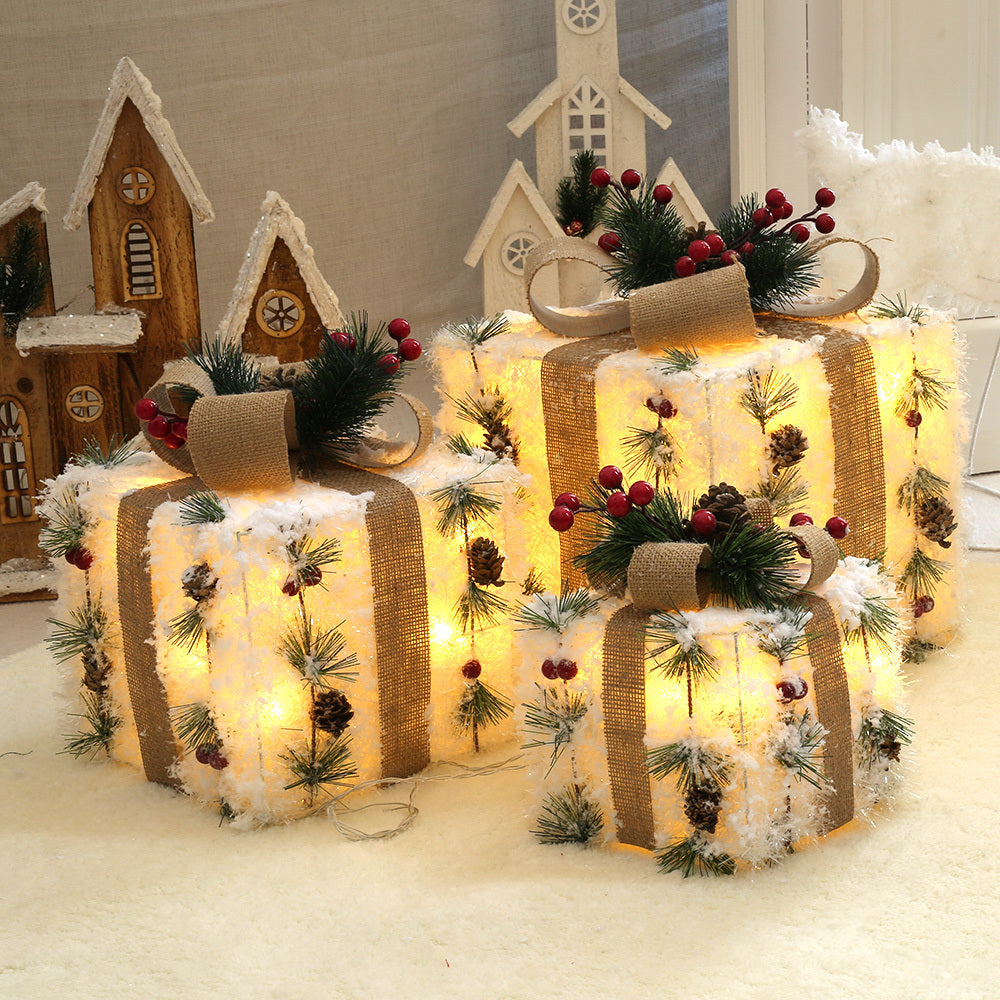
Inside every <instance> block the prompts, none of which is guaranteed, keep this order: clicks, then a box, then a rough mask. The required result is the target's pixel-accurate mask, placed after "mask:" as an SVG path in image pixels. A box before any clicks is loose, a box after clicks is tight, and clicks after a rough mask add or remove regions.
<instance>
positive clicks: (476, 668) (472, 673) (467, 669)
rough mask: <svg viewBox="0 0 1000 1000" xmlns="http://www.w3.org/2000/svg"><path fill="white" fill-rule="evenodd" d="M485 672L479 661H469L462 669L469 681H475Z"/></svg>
mask: <svg viewBox="0 0 1000 1000" xmlns="http://www.w3.org/2000/svg"><path fill="white" fill-rule="evenodd" d="M482 672H483V665H482V664H481V663H480V662H479V660H469V661H468V662H467V663H466V664H465V665H464V666H463V667H462V676H463V677H465V678H466V679H467V680H470V681H474V680H475V679H476V678H477V677H478V676H479V675H480V674H481V673H482Z"/></svg>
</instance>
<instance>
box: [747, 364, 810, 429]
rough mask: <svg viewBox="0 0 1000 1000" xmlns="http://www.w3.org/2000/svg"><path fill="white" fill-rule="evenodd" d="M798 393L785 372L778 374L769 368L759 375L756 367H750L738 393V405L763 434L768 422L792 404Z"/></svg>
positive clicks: (797, 388) (797, 389) (796, 387)
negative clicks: (743, 384)
mask: <svg viewBox="0 0 1000 1000" xmlns="http://www.w3.org/2000/svg"><path fill="white" fill-rule="evenodd" d="M798 395H799V387H798V386H797V385H796V384H795V382H793V381H792V378H791V376H790V375H788V374H787V373H782V374H778V372H776V371H775V370H774V369H773V368H770V369H768V372H767V374H766V375H764V376H763V377H761V374H760V372H759V371H757V369H756V368H751V369H750V371H748V372H747V375H746V386H745V388H744V389H743V392H742V394H741V395H740V406H741V407H742V408H743V409H744V410H745V411H746V412H747V413H748V414H749V415H750V416H751V417H753V419H754V420H756V421H757V423H758V424H760V431H761V433H762V434H763V433H764V431H765V430H766V428H767V425H768V423H769V422H770V421H772V420H773V419H774V418H775V417H776V416H778V414H779V413H784V411H785V410H787V409H788V408H789V407H790V406H792V405H793V404H794V403H795V400H796V399H797V398H798Z"/></svg>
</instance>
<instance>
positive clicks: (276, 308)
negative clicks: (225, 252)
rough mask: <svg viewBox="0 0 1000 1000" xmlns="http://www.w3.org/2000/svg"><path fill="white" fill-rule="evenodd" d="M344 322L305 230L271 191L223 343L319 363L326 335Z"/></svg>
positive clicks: (222, 333) (286, 360)
mask: <svg viewBox="0 0 1000 1000" xmlns="http://www.w3.org/2000/svg"><path fill="white" fill-rule="evenodd" d="M343 321H344V317H343V315H342V314H341V311H340V303H339V302H338V300H337V296H336V295H335V294H334V292H333V289H332V288H330V286H329V285H328V284H327V283H326V280H325V279H324V278H323V275H322V274H321V273H320V270H319V268H318V267H317V266H316V259H315V256H314V254H313V248H312V247H311V246H310V245H309V243H308V242H307V240H306V230H305V226H304V225H303V224H302V222H301V220H300V219H298V218H296V216H295V215H294V214H293V213H292V210H291V208H289V206H288V203H287V202H286V201H285V200H284V199H283V198H282V197H281V196H280V195H279V194H277V193H276V192H275V191H268V192H267V195H266V197H265V198H264V202H263V204H262V205H261V217H260V221H259V222H258V223H257V227H256V229H254V232H253V235H252V236H251V238H250V245H249V247H248V248H247V254H246V257H245V258H244V260H243V266H242V267H241V268H240V273H239V277H238V279H237V281H236V287H235V289H234V290H233V295H232V298H231V299H230V301H229V306H228V308H227V309H226V314H225V316H224V317H223V319H222V323H221V324H220V326H219V332H218V336H219V339H220V340H221V341H230V342H236V341H239V342H241V343H242V345H243V349H244V350H245V351H246V352H247V353H250V354H263V355H270V356H274V357H276V358H277V359H278V361H279V362H280V363H281V364H287V363H289V362H293V361H302V360H304V359H306V358H311V357H315V355H317V354H318V353H319V349H320V341H321V339H322V337H323V335H324V333H325V331H327V330H334V329H336V328H337V327H339V326H341V325H342V324H343Z"/></svg>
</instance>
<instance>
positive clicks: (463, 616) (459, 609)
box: [455, 578, 509, 632]
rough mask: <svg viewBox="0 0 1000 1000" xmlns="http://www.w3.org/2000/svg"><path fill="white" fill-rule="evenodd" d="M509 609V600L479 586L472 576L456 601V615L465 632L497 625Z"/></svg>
mask: <svg viewBox="0 0 1000 1000" xmlns="http://www.w3.org/2000/svg"><path fill="white" fill-rule="evenodd" d="M508 611H509V608H508V606H507V602H506V601H505V600H504V599H503V598H502V597H498V596H497V595H496V594H495V593H493V591H491V590H488V589H487V588H486V587H481V586H479V584H478V583H476V581H475V580H473V579H471V578H470V579H468V580H466V583H465V588H464V590H463V591H462V593H461V594H460V595H459V597H458V600H457V601H456V602H455V616H456V617H457V619H458V623H459V624H460V625H461V627H462V631H463V632H476V631H478V630H479V629H482V628H486V627H488V626H490V625H496V623H497V622H498V621H500V619H501V618H502V617H503V616H504V615H505V614H507V612H508Z"/></svg>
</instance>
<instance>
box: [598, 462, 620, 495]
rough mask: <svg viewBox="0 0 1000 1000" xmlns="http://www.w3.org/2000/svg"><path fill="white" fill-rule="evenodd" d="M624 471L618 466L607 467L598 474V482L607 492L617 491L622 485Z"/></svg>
mask: <svg viewBox="0 0 1000 1000" xmlns="http://www.w3.org/2000/svg"><path fill="white" fill-rule="evenodd" d="M623 478H624V477H623V476H622V470H621V469H619V468H618V466H617V465H606V466H604V468H603V469H601V471H600V472H598V473H597V481H598V482H599V483H600V484H601V485H602V486H603V487H604V488H605V489H606V490H616V489H618V487H619V486H621V484H622V479H623Z"/></svg>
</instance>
